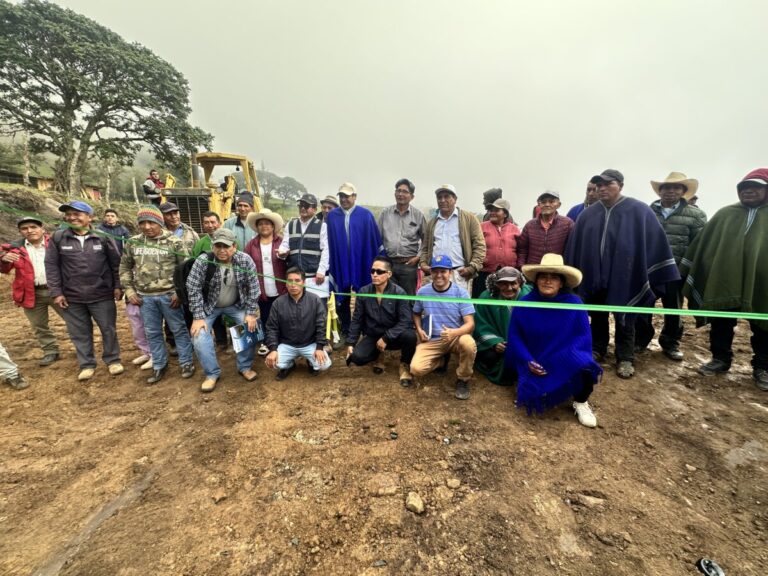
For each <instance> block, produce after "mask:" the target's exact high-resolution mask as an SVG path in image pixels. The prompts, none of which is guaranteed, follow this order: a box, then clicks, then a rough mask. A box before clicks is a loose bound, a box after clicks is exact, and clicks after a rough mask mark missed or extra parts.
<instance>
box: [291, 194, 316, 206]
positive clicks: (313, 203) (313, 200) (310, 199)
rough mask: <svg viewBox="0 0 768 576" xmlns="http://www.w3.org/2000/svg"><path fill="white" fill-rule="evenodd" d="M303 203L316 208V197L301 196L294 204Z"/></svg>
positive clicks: (312, 195) (310, 195)
mask: <svg viewBox="0 0 768 576" xmlns="http://www.w3.org/2000/svg"><path fill="white" fill-rule="evenodd" d="M299 202H304V204H309V205H310V206H317V196H315V195H314V194H302V195H301V198H299V199H298V200H297V201H296V203H297V204H298V203H299Z"/></svg>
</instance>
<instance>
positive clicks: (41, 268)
mask: <svg viewBox="0 0 768 576" xmlns="http://www.w3.org/2000/svg"><path fill="white" fill-rule="evenodd" d="M24 248H26V249H27V254H29V261H30V262H32V268H33V269H34V271H35V286H45V285H46V284H48V281H47V280H46V278H45V243H44V242H43V241H40V245H39V246H35V245H34V244H30V243H29V241H28V240H24Z"/></svg>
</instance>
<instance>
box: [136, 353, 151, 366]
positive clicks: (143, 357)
mask: <svg viewBox="0 0 768 576" xmlns="http://www.w3.org/2000/svg"><path fill="white" fill-rule="evenodd" d="M149 359H150V357H149V355H148V354H142V355H141V356H138V357H136V358H134V359H133V360H131V364H133V365H134V366H139V365H140V364H144V363H146V361H147V360H149Z"/></svg>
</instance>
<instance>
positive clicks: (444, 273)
mask: <svg viewBox="0 0 768 576" xmlns="http://www.w3.org/2000/svg"><path fill="white" fill-rule="evenodd" d="M430 267H431V272H432V283H431V284H427V285H426V286H423V287H422V288H421V289H420V290H419V291H418V292H417V293H416V295H417V296H426V297H428V298H427V299H425V300H417V301H416V302H415V304H414V306H413V322H414V324H415V325H416V333H417V334H418V336H419V344H418V345H417V346H416V353H415V354H414V356H413V360H412V361H411V374H412V375H413V376H414V377H416V378H418V377H419V376H423V375H425V374H429V373H430V372H432V371H434V370H437V369H442V370H444V369H445V368H446V367H447V365H448V363H447V360H448V359H450V355H451V354H452V353H453V354H458V355H459V366H458V368H457V369H456V376H458V380H456V398H458V399H459V400H466V399H467V398H469V380H470V378H472V365H473V364H474V362H475V354H477V345H476V344H475V340H474V339H473V338H472V331H473V330H474V329H475V307H474V306H472V304H469V303H459V302H443V301H441V300H440V299H441V298H469V294H468V293H467V291H466V290H465V289H464V288H462V287H461V286H458V285H456V284H454V283H453V282H451V270H452V269H453V262H452V261H451V259H450V258H449V257H448V256H442V255H440V256H434V257H433V258H432V260H431V262H430ZM444 357H445V358H444Z"/></svg>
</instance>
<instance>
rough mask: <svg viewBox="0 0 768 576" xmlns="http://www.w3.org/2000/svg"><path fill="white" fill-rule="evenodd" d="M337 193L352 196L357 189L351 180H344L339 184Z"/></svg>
mask: <svg viewBox="0 0 768 576" xmlns="http://www.w3.org/2000/svg"><path fill="white" fill-rule="evenodd" d="M337 194H339V195H342V194H343V195H344V196H353V195H355V194H357V190H355V185H354V184H352V182H344V184H342V185H341V186H339V191H338V193H337Z"/></svg>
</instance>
